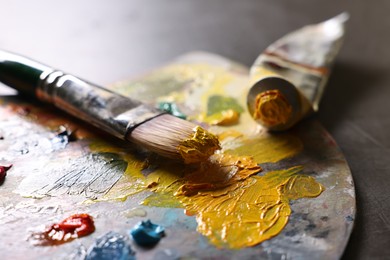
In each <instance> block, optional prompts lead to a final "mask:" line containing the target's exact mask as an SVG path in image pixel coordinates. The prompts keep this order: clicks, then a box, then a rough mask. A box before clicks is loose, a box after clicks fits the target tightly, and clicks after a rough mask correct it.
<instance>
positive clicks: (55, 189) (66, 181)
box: [19, 152, 127, 199]
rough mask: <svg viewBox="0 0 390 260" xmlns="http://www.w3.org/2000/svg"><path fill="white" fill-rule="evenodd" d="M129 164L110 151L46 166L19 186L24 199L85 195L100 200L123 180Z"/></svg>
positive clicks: (83, 155)
mask: <svg viewBox="0 0 390 260" xmlns="http://www.w3.org/2000/svg"><path fill="white" fill-rule="evenodd" d="M126 168H127V161H125V160H123V159H122V158H121V157H120V156H119V155H117V154H115V153H110V152H107V153H105V152H100V153H91V154H88V155H85V154H82V155H81V156H80V157H78V158H77V157H76V158H72V159H71V160H68V161H66V163H64V161H59V162H53V163H50V164H47V165H45V169H41V170H40V171H39V172H37V173H36V174H34V176H28V177H27V178H25V179H24V180H23V181H22V183H21V184H20V186H19V191H20V193H21V194H22V195H23V196H26V197H35V198H42V197H45V196H64V195H65V194H68V195H82V196H84V197H86V198H89V199H97V198H100V197H102V196H103V195H104V194H105V193H106V192H108V191H109V190H110V189H111V187H112V186H114V184H115V183H116V182H118V180H119V179H120V178H121V177H122V175H123V172H124V171H125V170H126Z"/></svg>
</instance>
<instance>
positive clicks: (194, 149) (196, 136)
mask: <svg viewBox="0 0 390 260" xmlns="http://www.w3.org/2000/svg"><path fill="white" fill-rule="evenodd" d="M219 149H221V146H220V144H219V141H218V138H217V137H216V136H215V135H213V134H211V133H209V132H208V131H205V130H204V129H203V128H202V127H200V126H196V127H195V128H194V133H193V135H192V136H190V137H189V138H187V139H185V140H183V141H181V142H180V144H179V146H178V147H177V150H178V151H179V152H180V155H181V157H182V158H183V159H184V162H185V163H187V164H188V163H195V162H199V161H204V160H206V159H207V158H208V157H210V155H212V154H213V153H214V152H215V151H216V150H219Z"/></svg>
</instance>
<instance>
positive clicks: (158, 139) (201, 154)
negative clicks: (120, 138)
mask: <svg viewBox="0 0 390 260" xmlns="http://www.w3.org/2000/svg"><path fill="white" fill-rule="evenodd" d="M128 140H129V141H131V142H133V143H136V144H138V145H140V146H142V147H144V148H146V149H148V150H150V151H152V152H155V153H157V154H159V155H161V156H164V157H168V158H173V159H179V160H182V161H184V162H185V163H196V162H200V161H204V160H207V158H208V157H209V156H210V155H212V154H213V153H214V152H215V150H218V149H220V148H221V147H220V145H219V141H218V139H217V137H215V136H214V135H213V134H211V133H209V132H207V131H205V130H203V129H202V128H201V127H199V126H197V125H195V124H193V123H191V122H188V121H185V120H182V119H180V118H177V117H174V116H171V115H167V114H164V115H161V116H158V117H156V118H153V119H151V120H149V121H147V122H145V123H143V124H141V125H139V126H137V127H136V128H135V129H134V130H133V131H132V132H131V133H130V136H129V137H128Z"/></svg>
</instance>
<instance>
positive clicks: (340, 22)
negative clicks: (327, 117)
mask: <svg viewBox="0 0 390 260" xmlns="http://www.w3.org/2000/svg"><path fill="white" fill-rule="evenodd" d="M348 17H349V16H348V14H347V13H342V14H340V15H338V16H336V17H334V18H332V19H329V20H327V21H325V22H322V23H319V24H315V25H309V26H305V27H303V28H302V29H299V30H297V31H294V32H292V33H290V34H287V35H286V36H284V37H282V38H281V39H279V40H278V41H276V42H275V43H273V44H271V45H270V46H269V47H268V48H267V49H266V50H265V51H264V52H263V53H262V54H261V55H260V56H259V57H258V58H257V59H256V61H255V62H254V64H253V66H252V67H251V70H250V78H251V86H252V87H251V88H250V89H249V91H248V95H247V105H248V110H249V112H250V113H251V116H252V117H253V118H254V119H255V120H256V121H257V122H258V123H260V124H261V125H263V126H264V127H266V128H268V129H269V130H273V131H281V130H286V129H289V128H290V127H292V126H293V125H295V124H296V123H298V122H299V121H300V120H301V119H303V118H305V117H306V116H308V115H309V114H310V113H311V112H313V111H317V110H318V107H319V103H320V100H321V97H322V94H323V92H324V88H325V85H326V82H327V80H328V78H329V74H330V69H331V66H332V64H333V63H334V60H335V58H336V55H337V54H338V52H339V50H340V47H341V44H342V40H343V38H344V31H345V28H344V25H345V22H346V21H347V20H348Z"/></svg>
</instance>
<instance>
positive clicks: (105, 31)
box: [0, 0, 390, 259]
mask: <svg viewBox="0 0 390 260" xmlns="http://www.w3.org/2000/svg"><path fill="white" fill-rule="evenodd" d="M343 11H348V12H349V13H350V15H351V19H350V21H349V23H348V28H347V36H346V40H345V43H344V47H343V49H342V50H341V53H340V55H339V57H338V60H337V62H336V64H335V67H334V70H333V73H332V76H331V78H330V81H329V84H328V87H327V89H326V92H325V95H324V97H323V100H322V102H321V106H320V111H319V113H318V115H317V117H318V118H319V120H320V121H321V122H322V123H323V124H324V125H325V127H326V128H327V129H328V130H329V132H330V133H331V135H332V136H333V137H334V138H335V139H336V141H337V143H338V144H339V145H340V147H341V149H342V151H343V152H344V154H345V156H346V158H347V160H348V162H349V165H350V167H351V170H352V173H353V178H354V181H355V185H356V193H357V217H356V222H355V228H354V231H353V233H352V235H351V239H350V241H349V243H348V246H347V249H346V251H345V254H344V256H343V259H384V258H386V257H387V256H388V255H389V254H390V202H389V199H390V196H389V194H390V190H389V185H390V170H389V169H390V167H389V165H388V163H389V162H390V160H389V159H390V158H389V155H390V149H389V148H390V130H389V128H390V111H389V110H390V73H388V70H389V65H390V51H389V50H388V49H389V46H390V42H389V40H390V15H389V11H390V1H386V0H375V1H364V0H354V1H346V0H327V1H320V0H306V1H304V0H288V1H287V0H285V1H283V0H272V1H266V0H251V1H244V0H241V1H238V0H209V1H206V0H193V1H190V0H180V1H179V0H170V1H169V0H155V1H151V0H149V1H103V0H88V1H76V0H72V1H48V0H47V1H43V0H38V1H21V0H17V1H5V0H0V48H2V49H6V50H9V51H13V52H17V53H21V54H24V55H26V56H29V57H33V58H35V59H37V60H40V61H43V62H45V63H47V64H50V65H52V66H54V67H57V68H61V69H63V70H65V71H67V72H70V73H73V74H76V75H78V76H81V77H82V78H85V79H88V80H91V81H93V82H96V83H99V84H103V85H104V84H108V83H111V82H114V81H116V80H119V79H124V78H129V77H131V76H135V75H137V74H139V73H144V72H146V71H148V70H150V69H153V68H155V67H158V66H160V65H162V64H164V63H165V62H168V61H169V60H171V59H172V58H175V57H176V56H178V55H181V54H184V53H186V52H189V51H194V50H203V51H209V52H214V53H218V54H220V55H223V56H226V57H228V58H231V59H233V60H236V61H239V62H241V63H243V64H245V65H247V66H250V65H251V64H252V63H253V61H254V59H255V58H256V57H257V56H258V55H259V54H260V52H261V51H262V50H263V49H264V48H265V47H266V46H268V45H269V44H270V43H271V42H273V41H274V40H276V39H278V38H279V37H281V36H283V35H284V34H286V33H287V32H290V31H292V30H295V29H298V28H300V27H301V26H303V25H306V24H312V23H317V22H320V21H322V20H325V19H328V18H330V17H332V16H334V15H337V14H339V13H340V12H343ZM0 91H1V92H0V93H3V94H4V93H7V90H4V89H2V90H0ZM2 239H4V237H3V238H2Z"/></svg>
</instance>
